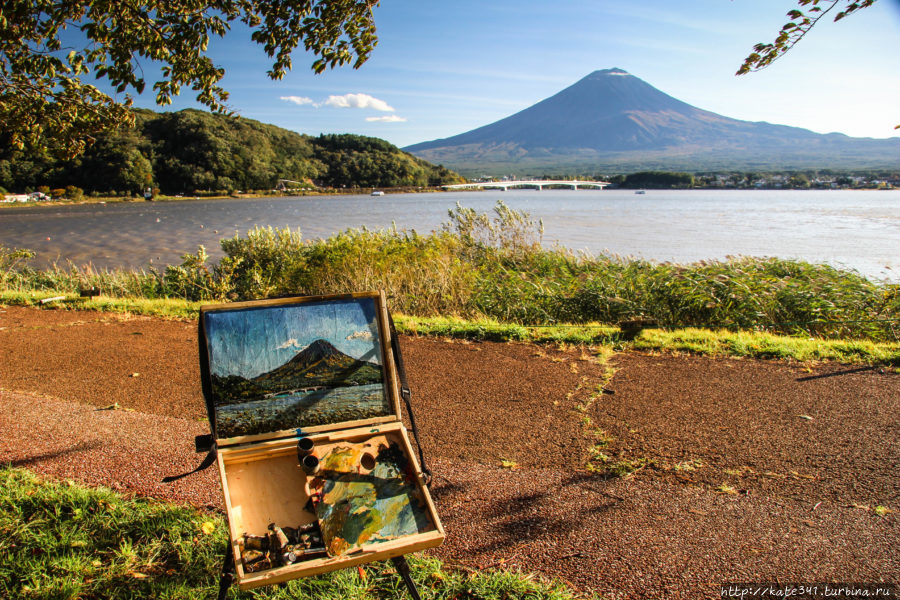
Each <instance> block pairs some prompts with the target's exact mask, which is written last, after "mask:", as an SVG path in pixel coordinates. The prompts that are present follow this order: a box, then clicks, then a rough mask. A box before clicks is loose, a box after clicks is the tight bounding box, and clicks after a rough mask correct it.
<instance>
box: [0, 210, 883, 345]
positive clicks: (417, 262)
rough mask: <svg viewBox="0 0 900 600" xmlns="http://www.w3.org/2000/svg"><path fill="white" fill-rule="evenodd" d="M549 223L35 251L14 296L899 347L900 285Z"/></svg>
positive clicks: (12, 285)
mask: <svg viewBox="0 0 900 600" xmlns="http://www.w3.org/2000/svg"><path fill="white" fill-rule="evenodd" d="M541 232H542V226H541V224H540V223H539V222H535V221H533V220H532V219H531V218H530V217H529V216H528V215H527V214H524V213H521V212H518V211H515V210H512V209H509V208H508V207H506V206H505V205H503V204H502V203H498V204H497V207H496V208H495V210H494V213H493V214H492V215H488V214H479V213H476V212H475V211H474V210H471V209H467V208H462V207H457V208H456V209H455V210H453V211H451V213H450V215H449V221H448V223H446V224H445V226H444V228H443V230H442V231H439V232H436V233H432V234H428V235H419V234H417V233H416V232H414V231H400V230H397V229H387V230H381V231H370V230H366V229H360V230H348V231H345V232H342V233H339V234H336V235H334V236H332V237H330V238H328V239H324V240H313V241H305V240H303V239H302V237H301V234H300V232H299V231H295V230H290V229H271V228H257V229H253V230H251V231H249V232H248V233H247V234H246V235H245V236H235V237H234V238H230V239H224V240H222V242H221V244H222V250H223V252H224V257H223V258H222V259H221V260H219V261H217V262H216V261H212V260H210V258H209V255H208V254H207V252H206V250H205V249H204V248H202V247H201V248H199V249H198V251H197V252H196V253H194V254H185V255H184V256H183V260H182V262H181V264H178V265H172V266H169V267H166V268H165V269H162V270H157V269H155V268H149V269H146V270H127V271H126V270H98V269H93V268H91V267H90V266H86V267H79V266H76V265H71V264H68V265H57V266H56V267H54V268H50V269H45V270H36V269H32V268H30V267H29V266H28V259H29V258H30V256H31V255H30V253H29V252H28V251H24V250H11V249H5V248H0V289H2V290H5V291H6V292H8V293H30V292H36V293H39V292H54V293H56V292H62V293H67V294H75V293H77V291H78V290H79V289H81V288H84V287H90V286H94V287H97V288H99V290H100V291H101V293H102V294H103V295H104V296H108V297H112V298H145V299H148V300H161V299H169V300H171V299H175V300H182V301H186V302H205V301H230V300H242V299H251V298H265V297H272V296H280V295H289V294H323V293H341V292H345V291H347V290H367V289H384V290H385V291H386V292H387V294H388V296H389V302H390V308H391V310H392V311H394V312H399V313H404V314H407V315H415V316H417V317H441V316H444V317H447V316H451V317H455V318H459V319H464V320H467V321H479V320H485V319H487V320H493V321H497V322H500V323H512V324H516V325H522V326H531V327H534V326H556V325H559V324H561V323H569V324H592V323H602V324H605V325H608V326H614V325H615V324H616V323H618V322H620V321H623V320H627V319H633V318H647V319H652V320H654V321H656V322H657V324H658V325H659V326H660V327H663V328H666V329H683V328H690V327H695V328H707V329H728V330H731V331H741V330H744V331H746V330H750V331H757V332H769V333H777V334H780V335H792V336H802V337H813V338H817V339H818V338H822V339H860V340H869V341H875V342H890V341H897V340H898V335H900V321H898V315H900V285H896V284H885V283H878V282H873V281H869V280H867V279H866V278H864V277H862V276H860V275H859V274H857V273H855V272H852V271H846V270H840V269H835V268H833V267H830V266H826V265H814V264H809V263H806V262H802V261H789V260H780V259H774V258H766V259H761V258H747V257H739V258H733V259H729V260H726V261H711V262H700V263H694V264H689V265H676V264H667V263H665V264H659V263H653V262H650V261H644V260H637V259H624V258H621V257H617V256H608V255H599V256H591V255H584V254H574V253H572V252H570V251H568V250H565V249H562V248H555V249H549V250H548V249H545V248H542V247H541V245H540V241H541Z"/></svg>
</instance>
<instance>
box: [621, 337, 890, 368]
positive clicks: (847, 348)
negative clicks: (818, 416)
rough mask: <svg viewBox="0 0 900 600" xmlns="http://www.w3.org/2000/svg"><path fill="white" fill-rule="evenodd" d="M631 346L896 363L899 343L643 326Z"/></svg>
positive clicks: (750, 356)
mask: <svg viewBox="0 0 900 600" xmlns="http://www.w3.org/2000/svg"><path fill="white" fill-rule="evenodd" d="M633 347H634V348H635V349H637V350H669V351H681V352H692V353H696V354H705V355H709V356H744V357H749V358H777V359H792V360H798V361H818V360H833V361H838V362H844V363H870V364H891V365H897V364H900V343H897V342H872V341H867V340H831V339H817V338H810V337H791V336H783V335H774V334H770V333H761V332H752V331H729V330H726V329H719V330H711V329H694V328H689V329H677V330H674V331H664V330H660V329H647V330H644V331H643V332H641V335H639V336H638V337H637V338H636V339H635V340H634V342H633Z"/></svg>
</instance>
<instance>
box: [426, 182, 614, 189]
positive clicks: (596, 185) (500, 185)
mask: <svg viewBox="0 0 900 600" xmlns="http://www.w3.org/2000/svg"><path fill="white" fill-rule="evenodd" d="M607 185H610V183H609V182H608V181H578V180H571V179H529V180H518V181H483V182H479V183H457V184H454V185H445V186H441V187H443V188H444V189H446V190H467V189H480V190H503V191H504V192H505V191H506V190H508V189H509V188H534V189H537V190H542V189H544V188H545V187H554V188H559V187H567V188H572V189H573V190H577V189H578V188H579V187H581V188H593V189H599V190H602V189H603V188H604V187H605V186H607Z"/></svg>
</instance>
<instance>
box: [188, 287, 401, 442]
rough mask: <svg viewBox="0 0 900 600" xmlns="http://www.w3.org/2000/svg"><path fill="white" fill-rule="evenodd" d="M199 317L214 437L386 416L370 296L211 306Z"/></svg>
mask: <svg viewBox="0 0 900 600" xmlns="http://www.w3.org/2000/svg"><path fill="white" fill-rule="evenodd" d="M203 319H204V328H205V332H206V344H207V349H208V352H209V375H210V383H211V391H212V396H213V405H214V409H215V425H216V435H217V437H219V438H230V437H237V436H244V435H253V434H260V433H267V432H272V431H282V430H286V429H301V428H304V427H310V426H314V425H325V424H331V423H339V422H343V421H354V420H358V419H367V418H371V417H381V416H386V415H389V414H390V413H391V403H390V399H389V397H388V395H387V393H386V391H385V385H384V381H385V379H384V369H383V357H382V354H381V334H380V330H379V326H378V320H377V318H376V303H375V298H353V299H339V300H329V301H321V302H303V303H297V304H275V305H271V306H254V307H245V308H236V309H225V310H211V311H207V312H205V313H204V315H203Z"/></svg>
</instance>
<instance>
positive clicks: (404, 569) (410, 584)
mask: <svg viewBox="0 0 900 600" xmlns="http://www.w3.org/2000/svg"><path fill="white" fill-rule="evenodd" d="M391 562H392V563H394V568H395V569H397V573H398V574H399V575H400V577H401V578H402V579H403V583H405V584H406V589H408V590H409V595H410V596H412V598H413V600H422V597H421V596H419V590H417V589H416V583H415V582H414V581H413V580H412V577H411V576H410V574H409V564H408V563H407V562H406V557H405V556H395V557H393V558H392V559H391Z"/></svg>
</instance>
